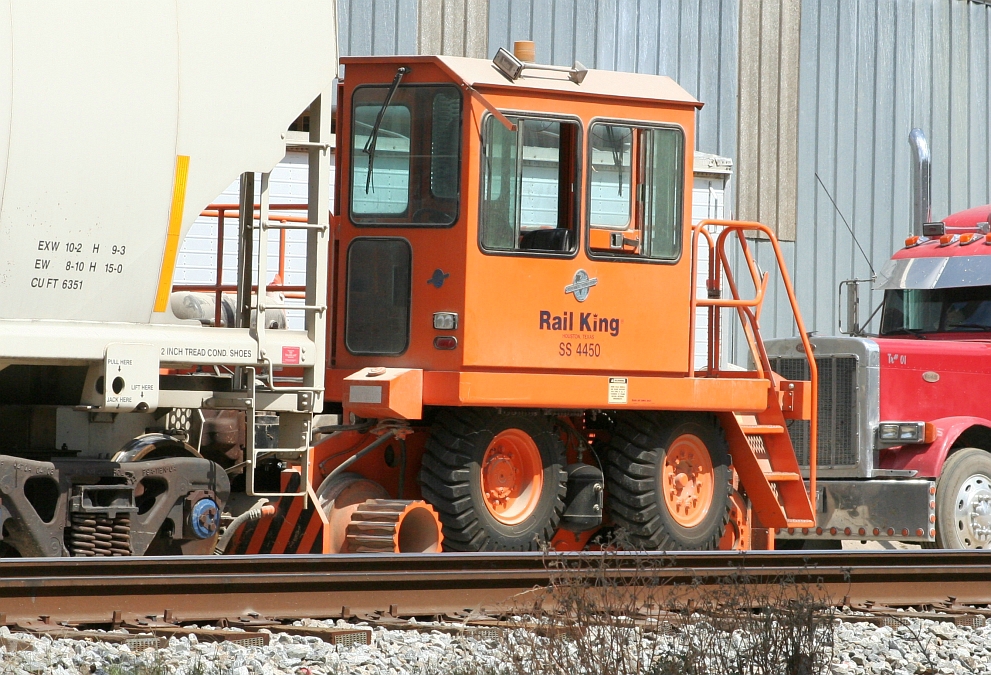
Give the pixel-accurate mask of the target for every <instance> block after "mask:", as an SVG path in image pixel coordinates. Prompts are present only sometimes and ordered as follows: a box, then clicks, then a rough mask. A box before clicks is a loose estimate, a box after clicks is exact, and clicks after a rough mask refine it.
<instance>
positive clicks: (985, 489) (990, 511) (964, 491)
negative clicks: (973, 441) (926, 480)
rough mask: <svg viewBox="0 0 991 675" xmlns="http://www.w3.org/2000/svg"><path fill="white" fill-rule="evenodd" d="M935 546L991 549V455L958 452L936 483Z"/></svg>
mask: <svg viewBox="0 0 991 675" xmlns="http://www.w3.org/2000/svg"><path fill="white" fill-rule="evenodd" d="M936 546H937V547H938V548H957V549H961V548H970V549H987V548H991V454H988V453H987V452H986V451H984V450H981V449H980V448H962V449H960V450H956V451H955V452H954V453H953V454H952V455H950V457H949V459H947V460H946V463H945V464H944V465H943V471H942V473H941V474H940V476H939V481H938V482H937V483H936Z"/></svg>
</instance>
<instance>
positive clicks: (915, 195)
mask: <svg viewBox="0 0 991 675" xmlns="http://www.w3.org/2000/svg"><path fill="white" fill-rule="evenodd" d="M908 143H909V145H911V146H912V149H913V151H914V158H913V159H914V161H913V162H912V234H916V235H920V236H921V235H922V226H923V225H924V224H925V223H928V222H930V221H931V220H932V183H931V181H930V176H931V174H932V161H931V160H932V158H931V156H930V154H929V141H927V140H926V134H925V133H924V132H923V131H922V129H912V131H911V132H910V133H909V135H908Z"/></svg>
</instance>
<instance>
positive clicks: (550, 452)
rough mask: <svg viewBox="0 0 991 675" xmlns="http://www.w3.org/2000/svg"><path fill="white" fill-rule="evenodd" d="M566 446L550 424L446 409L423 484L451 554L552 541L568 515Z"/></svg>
mask: <svg viewBox="0 0 991 675" xmlns="http://www.w3.org/2000/svg"><path fill="white" fill-rule="evenodd" d="M563 467H564V444H563V443H562V442H561V439H560V438H559V437H558V436H557V435H556V434H555V433H554V427H553V425H552V423H551V421H550V419H549V418H546V417H527V416H522V415H501V414H498V413H496V412H495V411H489V410H477V409H453V410H445V411H443V412H442V413H440V415H438V417H437V420H436V421H435V422H434V425H433V427H432V428H431V431H430V438H429V440H428V441H427V452H426V454H425V455H424V457H423V466H422V469H421V471H420V483H421V485H422V488H423V496H424V497H425V498H426V499H427V501H428V502H430V503H431V504H432V505H433V506H434V508H436V509H437V511H438V512H439V513H440V519H441V522H442V523H443V524H444V549H445V550H448V551H528V550H535V549H537V548H538V547H539V546H540V542H541V541H544V542H549V541H550V540H551V537H552V536H553V534H554V531H555V530H556V529H557V524H558V521H559V520H560V516H561V511H562V510H563V508H564V501H563V499H564V492H565V488H566V483H565V481H566V474H565V472H564V469H563Z"/></svg>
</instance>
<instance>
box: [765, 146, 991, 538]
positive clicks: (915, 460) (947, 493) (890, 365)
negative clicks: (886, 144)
mask: <svg viewBox="0 0 991 675" xmlns="http://www.w3.org/2000/svg"><path fill="white" fill-rule="evenodd" d="M910 142H912V143H913V145H914V147H915V149H916V154H917V165H916V167H917V168H916V172H915V176H916V209H915V214H914V220H915V222H914V224H913V231H912V234H911V235H910V236H909V237H908V238H907V239H906V240H905V245H904V248H902V249H901V250H899V251H896V252H895V253H894V255H893V256H892V257H891V259H890V260H889V261H888V262H887V264H886V265H885V266H884V268H883V269H882V271H881V272H880V274H879V275H878V278H877V280H876V281H875V284H874V288H875V289H877V290H882V291H883V292H884V300H883V305H882V307H881V308H880V327H879V330H878V332H877V334H876V335H870V336H867V335H864V334H862V333H861V331H859V330H858V329H857V328H856V325H855V321H854V322H853V323H854V326H853V330H852V331H851V332H852V333H853V335H851V336H849V337H819V336H814V337H813V338H812V339H811V344H812V346H813V352H814V354H815V358H816V363H817V365H818V370H819V403H818V408H819V432H818V440H819V443H818V447H819V451H818V461H817V465H818V476H819V483H818V488H817V495H816V497H817V499H816V511H817V514H816V515H817V518H816V527H815V528H800V529H795V528H793V529H790V530H785V531H780V532H779V533H778V536H779V537H782V538H785V539H789V538H794V539H805V540H810V539H811V540H820V541H819V542H817V543H818V545H819V546H822V545H826V541H823V540H831V541H833V542H837V541H838V540H843V539H860V540H896V541H905V542H915V543H921V544H922V545H923V547H927V548H952V549H964V548H967V549H983V548H991V402H989V399H988V398H987V395H986V392H984V391H983V389H982V386H981V385H982V383H983V382H988V381H989V380H988V378H989V376H991V234H989V221H991V205H988V206H981V207H976V208H972V209H968V210H966V211H961V212H959V213H955V214H953V215H950V216H947V217H946V218H945V219H943V220H942V221H941V222H928V221H929V220H930V218H929V217H928V212H929V206H928V204H929V199H928V184H929V180H928V165H929V162H928V148H927V146H926V144H925V138H924V136H922V134H921V132H918V131H917V130H916V131H913V134H912V136H911V137H910ZM855 297H856V296H855V294H853V295H852V296H851V302H850V303H849V307H848V317H850V318H851V319H853V318H854V317H855V316H856V311H855V309H854V307H855V303H856V299H855ZM767 352H768V356H769V358H770V360H771V363H772V368H773V369H774V370H775V372H777V373H778V374H780V375H781V376H782V377H784V378H786V379H801V378H802V377H803V375H802V373H803V372H804V371H805V370H807V368H808V365H807V362H806V361H805V358H804V356H805V355H804V353H803V352H802V346H801V342H800V341H799V340H798V339H781V340H770V341H768V342H767ZM789 433H790V434H791V436H792V440H793V442H794V444H795V447H796V451H797V452H798V455H799V459H800V463H803V464H804V466H805V467H806V469H807V466H808V451H807V447H808V423H807V422H800V421H795V422H792V423H791V424H790V428H789Z"/></svg>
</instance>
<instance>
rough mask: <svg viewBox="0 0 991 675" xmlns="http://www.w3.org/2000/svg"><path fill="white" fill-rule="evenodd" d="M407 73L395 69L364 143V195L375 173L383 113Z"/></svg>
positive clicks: (404, 70)
mask: <svg viewBox="0 0 991 675" xmlns="http://www.w3.org/2000/svg"><path fill="white" fill-rule="evenodd" d="M408 72H409V68H407V67H406V66H399V68H398V69H396V76H395V77H394V78H392V85H391V86H390V87H389V93H387V94H386V95H385V102H384V103H383V104H382V107H381V108H380V109H379V114H378V117H376V118H375V126H373V127H372V134H371V135H370V136H369V137H368V141H366V142H365V147H364V149H363V152H364V153H365V154H366V155H368V175H366V176H365V194H366V195H367V194H368V189H369V188H370V187H371V185H372V172H373V171H375V145H376V143H378V139H379V129H380V128H381V127H382V118H383V117H385V111H386V110H388V109H389V105H390V104H391V103H392V97H393V96H395V95H396V90H397V89H399V83H400V82H402V80H403V75H405V74H406V73H408Z"/></svg>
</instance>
